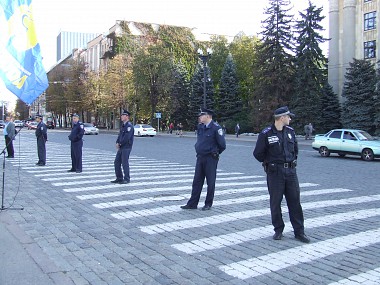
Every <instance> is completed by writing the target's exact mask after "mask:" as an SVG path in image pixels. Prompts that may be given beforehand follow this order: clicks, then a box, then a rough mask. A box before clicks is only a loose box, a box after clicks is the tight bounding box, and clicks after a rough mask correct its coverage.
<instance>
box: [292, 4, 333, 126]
mask: <svg viewBox="0 0 380 285" xmlns="http://www.w3.org/2000/svg"><path fill="white" fill-rule="evenodd" d="M321 13H322V8H316V7H315V6H314V5H312V4H311V2H310V1H309V7H308V8H307V9H306V13H302V12H300V16H301V19H300V20H299V21H297V24H296V30H297V33H298V37H297V45H296V74H295V96H294V97H293V98H292V101H291V109H292V111H294V113H295V114H296V115H297V117H296V120H295V122H294V124H292V126H293V127H294V128H296V129H298V131H300V130H303V126H304V125H305V124H308V123H310V122H312V123H313V125H314V126H315V128H316V129H320V128H321V126H323V125H321V124H320V122H321V117H320V115H321V98H320V97H321V94H322V93H323V91H322V90H323V87H324V82H325V81H326V77H327V69H326V64H327V58H326V57H325V56H324V55H323V52H322V49H321V48H320V44H321V43H324V42H325V41H326V39H324V38H323V36H322V35H321V34H320V33H319V31H323V30H324V29H323V27H322V26H321V25H320V22H321V21H322V20H323V19H324V16H321Z"/></svg>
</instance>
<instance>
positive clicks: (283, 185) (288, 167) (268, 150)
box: [253, 106, 310, 243]
mask: <svg viewBox="0 0 380 285" xmlns="http://www.w3.org/2000/svg"><path fill="white" fill-rule="evenodd" d="M293 116H294V114H292V113H291V112H290V111H289V109H288V107H286V106H285V107H281V108H278V109H277V110H276V111H275V112H274V119H275V121H274V124H273V125H272V126H270V127H267V128H266V129H264V130H263V131H262V132H261V133H260V134H259V137H258V139H257V143H256V147H255V149H254V151H253V155H254V157H255V158H256V159H257V160H258V161H260V162H262V164H263V166H264V170H265V172H266V173H267V185H268V191H269V197H270V210H271V216H272V224H273V226H274V232H275V233H274V235H273V239H275V240H280V239H282V237H283V235H282V232H283V230H284V227H285V224H284V221H283V219H282V213H281V201H282V198H283V196H285V198H286V203H287V205H288V209H289V217H290V222H291V224H292V226H293V229H294V236H295V238H296V239H298V240H300V241H301V242H304V243H309V242H310V239H309V238H308V237H307V236H306V235H305V232H304V218H303V212H302V207H301V201H300V187H299V183H298V178H297V172H296V166H297V156H298V144H297V140H296V135H295V132H294V130H293V129H292V128H291V127H289V123H290V120H291V117H293Z"/></svg>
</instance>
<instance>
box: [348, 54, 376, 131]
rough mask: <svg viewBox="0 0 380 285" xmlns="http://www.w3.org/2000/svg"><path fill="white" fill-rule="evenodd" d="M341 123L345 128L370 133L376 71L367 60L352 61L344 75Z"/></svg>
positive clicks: (373, 114)
mask: <svg viewBox="0 0 380 285" xmlns="http://www.w3.org/2000/svg"><path fill="white" fill-rule="evenodd" d="M345 79H346V80H345V82H344V85H343V92H342V97H343V98H344V99H345V101H344V103H343V108H342V109H343V112H342V123H343V126H344V127H346V128H353V129H363V130H366V131H371V130H372V129H373V123H374V118H375V108H374V103H375V101H374V98H375V86H376V70H375V67H374V64H372V63H371V62H369V61H367V60H364V59H362V60H359V59H354V60H353V62H350V64H349V67H348V68H347V73H346V75H345Z"/></svg>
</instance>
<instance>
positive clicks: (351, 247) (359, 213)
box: [10, 138, 380, 285]
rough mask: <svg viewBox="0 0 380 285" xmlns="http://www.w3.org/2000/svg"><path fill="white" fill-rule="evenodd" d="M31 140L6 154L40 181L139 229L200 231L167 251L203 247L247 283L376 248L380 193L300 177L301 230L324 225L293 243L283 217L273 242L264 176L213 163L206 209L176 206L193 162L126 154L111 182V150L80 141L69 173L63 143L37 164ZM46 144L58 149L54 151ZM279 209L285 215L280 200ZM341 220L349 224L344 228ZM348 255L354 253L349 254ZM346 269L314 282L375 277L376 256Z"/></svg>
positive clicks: (378, 275)
mask: <svg viewBox="0 0 380 285" xmlns="http://www.w3.org/2000/svg"><path fill="white" fill-rule="evenodd" d="M33 143H35V141H34V140H31V139H28V138H24V139H23V141H22V142H21V144H23V145H24V146H25V148H23V149H25V150H26V151H25V152H24V153H23V154H21V155H20V156H19V158H18V159H15V160H14V161H11V160H10V161H11V163H13V164H14V165H19V166H20V167H21V169H22V170H23V171H26V172H27V173H29V174H30V175H33V176H34V177H35V178H36V179H40V180H41V181H43V182H45V184H46V185H49V187H48V188H49V189H56V190H59V191H62V192H63V193H66V194H67V195H71V196H73V197H75V199H76V200H77V201H81V202H82V203H88V204H89V205H91V207H93V209H94V211H102V213H104V214H106V215H109V216H110V217H112V219H113V220H114V221H115V222H119V223H127V222H133V226H134V227H136V229H138V230H139V231H140V232H141V235H142V236H147V237H148V236H158V237H159V236H160V235H162V236H167V234H170V233H174V232H181V233H194V232H195V231H198V232H200V233H201V234H200V235H199V237H196V238H194V235H189V236H188V238H187V239H185V240H181V241H180V242H178V241H173V242H172V243H171V244H170V247H171V248H172V250H173V252H175V253H176V254H181V255H183V256H184V257H186V256H189V257H190V256H194V255H202V254H207V253H210V254H212V256H213V258H215V260H216V262H214V263H215V264H216V265H215V268H217V270H219V272H220V274H227V275H228V276H230V277H233V278H236V279H237V280H251V282H250V284H255V282H254V281H253V280H260V278H264V277H269V278H270V276H271V274H275V273H279V274H281V272H283V270H286V269H288V270H292V269H294V268H297V267H300V266H307V265H316V264H319V263H323V262H322V261H324V260H329V258H332V257H334V258H335V257H338V258H337V259H336V260H338V261H337V262H339V256H343V255H344V254H349V253H351V252H355V251H358V250H361V249H369V250H371V248H372V247H373V248H376V249H379V245H380V240H379V236H380V227H379V225H380V224H379V223H373V222H371V221H373V220H378V218H379V216H380V209H379V205H380V195H362V194H361V193H360V192H358V191H354V190H352V189H346V188H333V187H331V185H330V187H323V186H322V185H319V184H315V183H309V182H307V181H305V182H302V183H301V184H300V186H301V189H302V194H301V198H302V201H303V203H302V207H303V209H304V211H305V216H306V219H305V228H306V229H307V230H308V232H307V233H308V234H309V231H310V232H313V230H314V229H326V230H325V231H324V232H325V233H329V234H324V235H321V236H317V237H313V235H311V237H312V243H310V244H300V243H299V242H296V241H294V242H293V240H292V239H291V238H290V237H291V236H292V232H291V231H292V227H291V224H290V223H289V222H286V227H285V231H284V234H285V237H287V238H286V239H287V241H288V242H289V243H286V242H282V241H281V242H280V246H278V244H279V243H276V242H275V241H272V240H271V236H272V234H273V227H272V226H271V225H270V224H268V223H270V210H269V207H268V204H269V197H268V194H267V187H266V180H265V177H264V176H261V175H247V174H246V173H241V172H236V171H227V170H224V169H220V170H218V175H217V183H216V189H217V191H216V193H215V202H214V205H213V210H212V211H209V212H201V211H184V210H181V209H180V206H181V205H183V204H185V203H186V201H187V199H188V198H189V195H190V192H191V183H192V177H193V175H194V166H193V165H186V164H182V163H177V162H173V161H164V160H156V159H153V158H147V157H140V156H136V155H132V156H131V158H130V165H131V181H132V182H131V183H130V184H128V185H119V184H111V183H110V181H111V180H113V179H114V176H115V175H114V170H113V159H114V154H113V153H112V152H106V151H99V150H95V149H89V148H84V155H83V166H84V168H83V172H82V173H80V174H72V173H68V172H66V170H68V169H69V168H70V166H71V161H70V154H69V147H68V146H66V145H63V144H59V143H50V142H49V148H48V155H47V157H48V160H47V165H46V166H45V167H37V166H35V165H34V163H33V162H35V160H36V153H35V151H34V149H31V148H30V147H29V148H27V147H26V146H27V145H28V144H33ZM53 149H59V150H60V151H59V153H56V152H55V151H52V150H53ZM205 187H206V186H205ZM204 197H205V193H202V196H201V201H203V200H204ZM283 213H284V217H285V220H286V218H287V207H286V206H284V207H283ZM143 218H144V219H143ZM145 218H148V219H145ZM250 220H255V221H257V220H259V221H263V222H261V223H259V224H262V226H255V227H250V226H249V221H250ZM359 222H360V225H361V226H363V225H364V227H365V230H356V227H355V223H359ZM236 225H238V226H236ZM239 225H240V226H239ZM347 225H349V227H350V231H346V226H347ZM203 229H208V230H207V231H202V230H203ZM210 229H211V230H210ZM212 229H218V230H217V231H215V232H217V234H213V232H214V231H213V230H212ZM329 229H334V231H331V232H330V231H329ZM309 235H310V234H309ZM260 243H265V244H266V247H265V248H264V249H262V250H261V251H254V250H252V255H254V256H250V257H248V258H246V254H245V255H244V257H242V258H240V259H239V258H236V257H234V258H230V259H227V260H228V261H225V260H223V259H220V260H219V259H218V253H219V252H220V251H223V256H225V255H226V253H227V254H229V253H230V254H232V252H234V251H236V250H238V248H239V246H243V245H244V248H255V246H257V245H258V244H260ZM276 246H277V247H276ZM268 248H270V250H269V249H268ZM242 256H243V255H242ZM351 257H352V258H355V254H353V255H352V256H351ZM354 264H355V263H354ZM338 267H339V265H338ZM354 269H355V266H353V267H352V268H351V270H350V271H348V272H351V273H350V274H348V272H347V274H346V276H342V274H341V275H337V276H335V279H334V280H330V281H331V282H330V281H329V282H327V281H325V280H323V281H321V283H320V284H331V285H337V284H379V283H380V261H372V263H370V264H369V265H368V268H362V267H361V268H356V271H357V274H352V271H353V270H354ZM257 278H258V279H257ZM326 280H327V279H326ZM231 284H233V283H231ZM300 284H303V283H302V282H301V283H300Z"/></svg>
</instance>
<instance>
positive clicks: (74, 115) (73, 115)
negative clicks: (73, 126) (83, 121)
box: [71, 113, 79, 118]
mask: <svg viewBox="0 0 380 285" xmlns="http://www.w3.org/2000/svg"><path fill="white" fill-rule="evenodd" d="M71 117H77V118H79V115H78V114H77V113H74V114H72V115H71Z"/></svg>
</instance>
